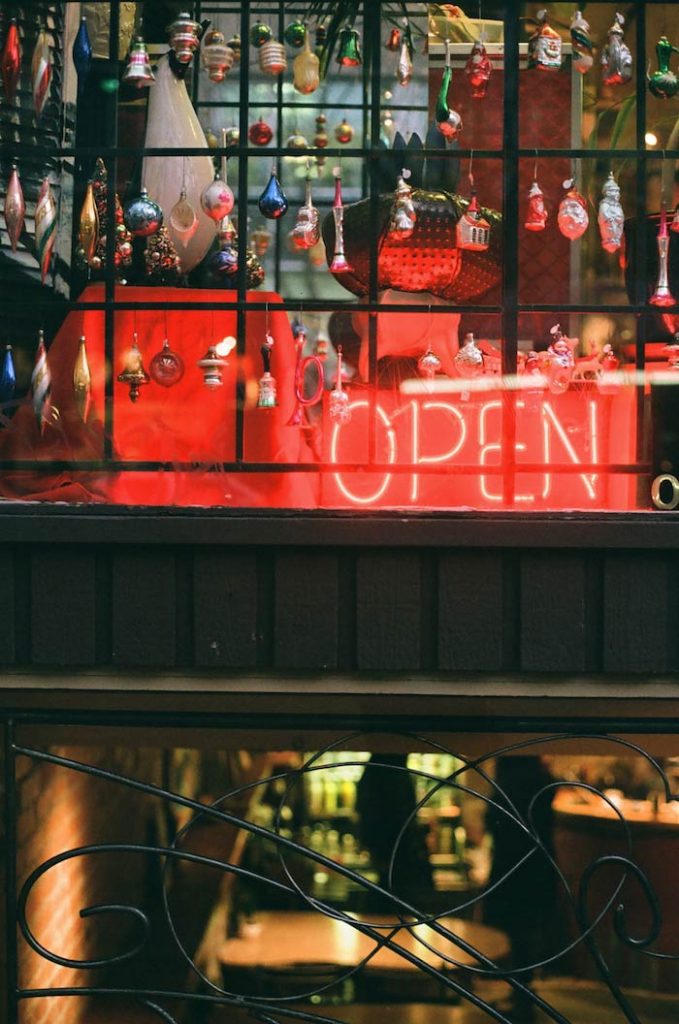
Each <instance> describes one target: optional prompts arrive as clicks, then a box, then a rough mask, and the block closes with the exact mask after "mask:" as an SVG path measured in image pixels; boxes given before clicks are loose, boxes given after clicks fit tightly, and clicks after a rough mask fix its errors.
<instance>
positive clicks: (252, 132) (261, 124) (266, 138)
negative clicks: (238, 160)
mask: <svg viewBox="0 0 679 1024" xmlns="http://www.w3.org/2000/svg"><path fill="white" fill-rule="evenodd" d="M248 139H249V140H250V142H251V143H252V145H253V146H268V145H269V143H270V142H271V140H272V139H273V128H271V127H270V125H268V124H267V123H266V121H263V120H262V119H261V118H260V120H259V121H255V123H254V124H251V125H250V127H249V128H248Z"/></svg>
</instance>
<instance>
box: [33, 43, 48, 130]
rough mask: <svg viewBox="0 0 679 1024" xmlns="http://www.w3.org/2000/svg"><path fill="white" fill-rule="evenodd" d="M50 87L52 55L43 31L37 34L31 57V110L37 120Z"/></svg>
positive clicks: (44, 104)
mask: <svg viewBox="0 0 679 1024" xmlns="http://www.w3.org/2000/svg"><path fill="white" fill-rule="evenodd" d="M51 85H52V54H51V52H50V44H49V39H48V37H47V33H46V32H45V30H44V29H41V30H40V32H39V33H38V38H37V39H36V41H35V47H34V49H33V56H32V57H31V87H32V89H33V109H34V110H35V116H36V118H37V119H38V120H40V117H41V116H42V112H43V110H44V109H45V106H46V104H47V100H48V99H49V94H50V87H51Z"/></svg>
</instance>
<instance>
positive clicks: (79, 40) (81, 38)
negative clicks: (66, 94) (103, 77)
mask: <svg viewBox="0 0 679 1024" xmlns="http://www.w3.org/2000/svg"><path fill="white" fill-rule="evenodd" d="M71 55H72V57H73V66H74V67H75V70H76V72H77V75H78V95H79V96H82V94H83V90H84V88H85V82H86V80H87V76H88V75H89V73H90V68H91V67H92V44H91V42H90V37H89V33H88V31H87V18H81V19H80V27H79V29H78V31H77V33H76V37H75V40H74V41H73V50H72V51H71Z"/></svg>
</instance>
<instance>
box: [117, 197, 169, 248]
mask: <svg viewBox="0 0 679 1024" xmlns="http://www.w3.org/2000/svg"><path fill="white" fill-rule="evenodd" d="M123 223H124V225H125V227H126V228H127V230H128V231H129V232H130V234H131V235H134V236H135V238H147V237H148V236H149V235H155V233H156V231H158V229H159V228H160V227H161V226H162V223H163V211H162V210H161V208H160V207H159V206H158V203H155V202H154V201H153V199H150V198H149V194H148V192H147V191H146V189H145V188H143V189H142V190H141V192H140V193H139V195H138V196H137V198H136V199H132V200H131V201H130V202H129V203H127V205H126V206H125V209H124V211H123Z"/></svg>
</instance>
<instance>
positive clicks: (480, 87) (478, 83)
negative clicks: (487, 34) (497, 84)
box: [464, 39, 493, 100]
mask: <svg viewBox="0 0 679 1024" xmlns="http://www.w3.org/2000/svg"><path fill="white" fill-rule="evenodd" d="M464 70H465V74H466V76H467V81H468V82H469V85H470V87H471V90H472V99H474V100H482V99H483V98H484V96H485V95H486V92H487V91H488V82H489V81H490V76H491V72H492V70H493V65H492V63H491V60H490V57H489V56H488V53H487V51H486V47H485V45H484V41H483V39H477V40H476V42H475V43H474V45H473V46H472V52H471V53H470V55H469V59H468V60H467V63H466V64H465V66H464Z"/></svg>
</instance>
